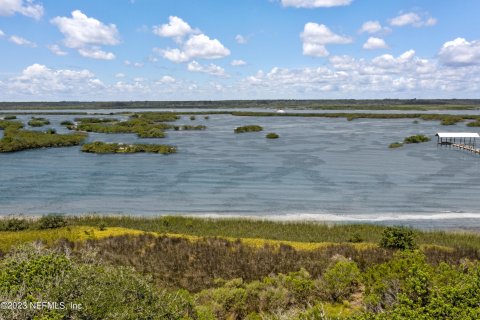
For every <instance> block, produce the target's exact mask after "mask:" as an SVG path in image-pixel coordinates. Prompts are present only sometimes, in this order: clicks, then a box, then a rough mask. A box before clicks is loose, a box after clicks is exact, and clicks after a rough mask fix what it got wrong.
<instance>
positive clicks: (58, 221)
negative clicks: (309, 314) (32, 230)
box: [38, 214, 67, 229]
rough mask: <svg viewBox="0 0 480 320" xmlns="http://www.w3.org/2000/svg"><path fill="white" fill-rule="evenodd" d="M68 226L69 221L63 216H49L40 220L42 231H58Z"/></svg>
mask: <svg viewBox="0 0 480 320" xmlns="http://www.w3.org/2000/svg"><path fill="white" fill-rule="evenodd" d="M66 225H67V220H66V219H65V217H64V216H62V215H57V214H49V215H46V216H42V217H41V218H40V219H38V227H39V228H40V229H56V228H62V227H65V226H66Z"/></svg>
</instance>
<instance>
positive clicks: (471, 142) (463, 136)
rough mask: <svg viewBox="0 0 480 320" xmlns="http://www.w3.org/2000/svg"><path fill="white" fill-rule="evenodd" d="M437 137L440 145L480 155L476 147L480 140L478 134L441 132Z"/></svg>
mask: <svg viewBox="0 0 480 320" xmlns="http://www.w3.org/2000/svg"><path fill="white" fill-rule="evenodd" d="M435 136H436V137H437V143H438V144H439V145H447V146H452V147H455V148H459V149H461V150H466V151H470V152H473V153H476V154H477V153H478V154H480V149H476V147H475V146H476V142H477V139H479V138H480V135H479V134H478V133H476V132H439V133H437V134H436V135H435Z"/></svg>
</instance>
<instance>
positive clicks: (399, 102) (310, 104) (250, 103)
mask: <svg viewBox="0 0 480 320" xmlns="http://www.w3.org/2000/svg"><path fill="white" fill-rule="evenodd" d="M479 107H480V99H379V100H355V99H340V100H216V101H58V102H0V110H12V109H17V110H21V109H47V110H48V109H123V108H294V109H295V108H300V109H330V110H332V109H333V110H335V109H357V110H358V109H364V110H402V109H405V110H442V109H443V110H445V109H447V110H451V109H476V108H479Z"/></svg>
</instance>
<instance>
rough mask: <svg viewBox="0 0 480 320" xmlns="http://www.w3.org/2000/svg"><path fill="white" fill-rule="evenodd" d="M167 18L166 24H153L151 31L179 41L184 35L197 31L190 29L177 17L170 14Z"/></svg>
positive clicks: (196, 31)
mask: <svg viewBox="0 0 480 320" xmlns="http://www.w3.org/2000/svg"><path fill="white" fill-rule="evenodd" d="M168 20H169V21H168V23H166V24H162V25H159V26H153V33H154V34H156V35H157V36H160V37H168V38H174V39H175V40H176V41H177V42H180V41H181V40H182V38H183V37H184V36H186V35H188V34H191V33H198V32H199V31H198V30H196V29H192V27H190V25H189V24H188V23H186V22H185V21H183V19H181V18H179V17H176V16H170V17H168Z"/></svg>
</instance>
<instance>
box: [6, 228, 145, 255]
mask: <svg viewBox="0 0 480 320" xmlns="http://www.w3.org/2000/svg"><path fill="white" fill-rule="evenodd" d="M144 233H146V232H145V231H141V230H135V229H127V228H121V227H109V228H106V229H105V230H100V229H99V228H94V227H87V226H72V227H64V228H58V229H47V230H23V231H2V232H0V250H1V251H4V252H6V251H8V250H9V249H10V248H11V247H13V246H16V245H19V244H22V243H27V242H35V241H42V242H45V243H47V244H53V243H54V242H55V241H58V240H60V239H67V240H69V241H85V240H89V239H102V238H106V237H114V236H121V235H140V234H144Z"/></svg>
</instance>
